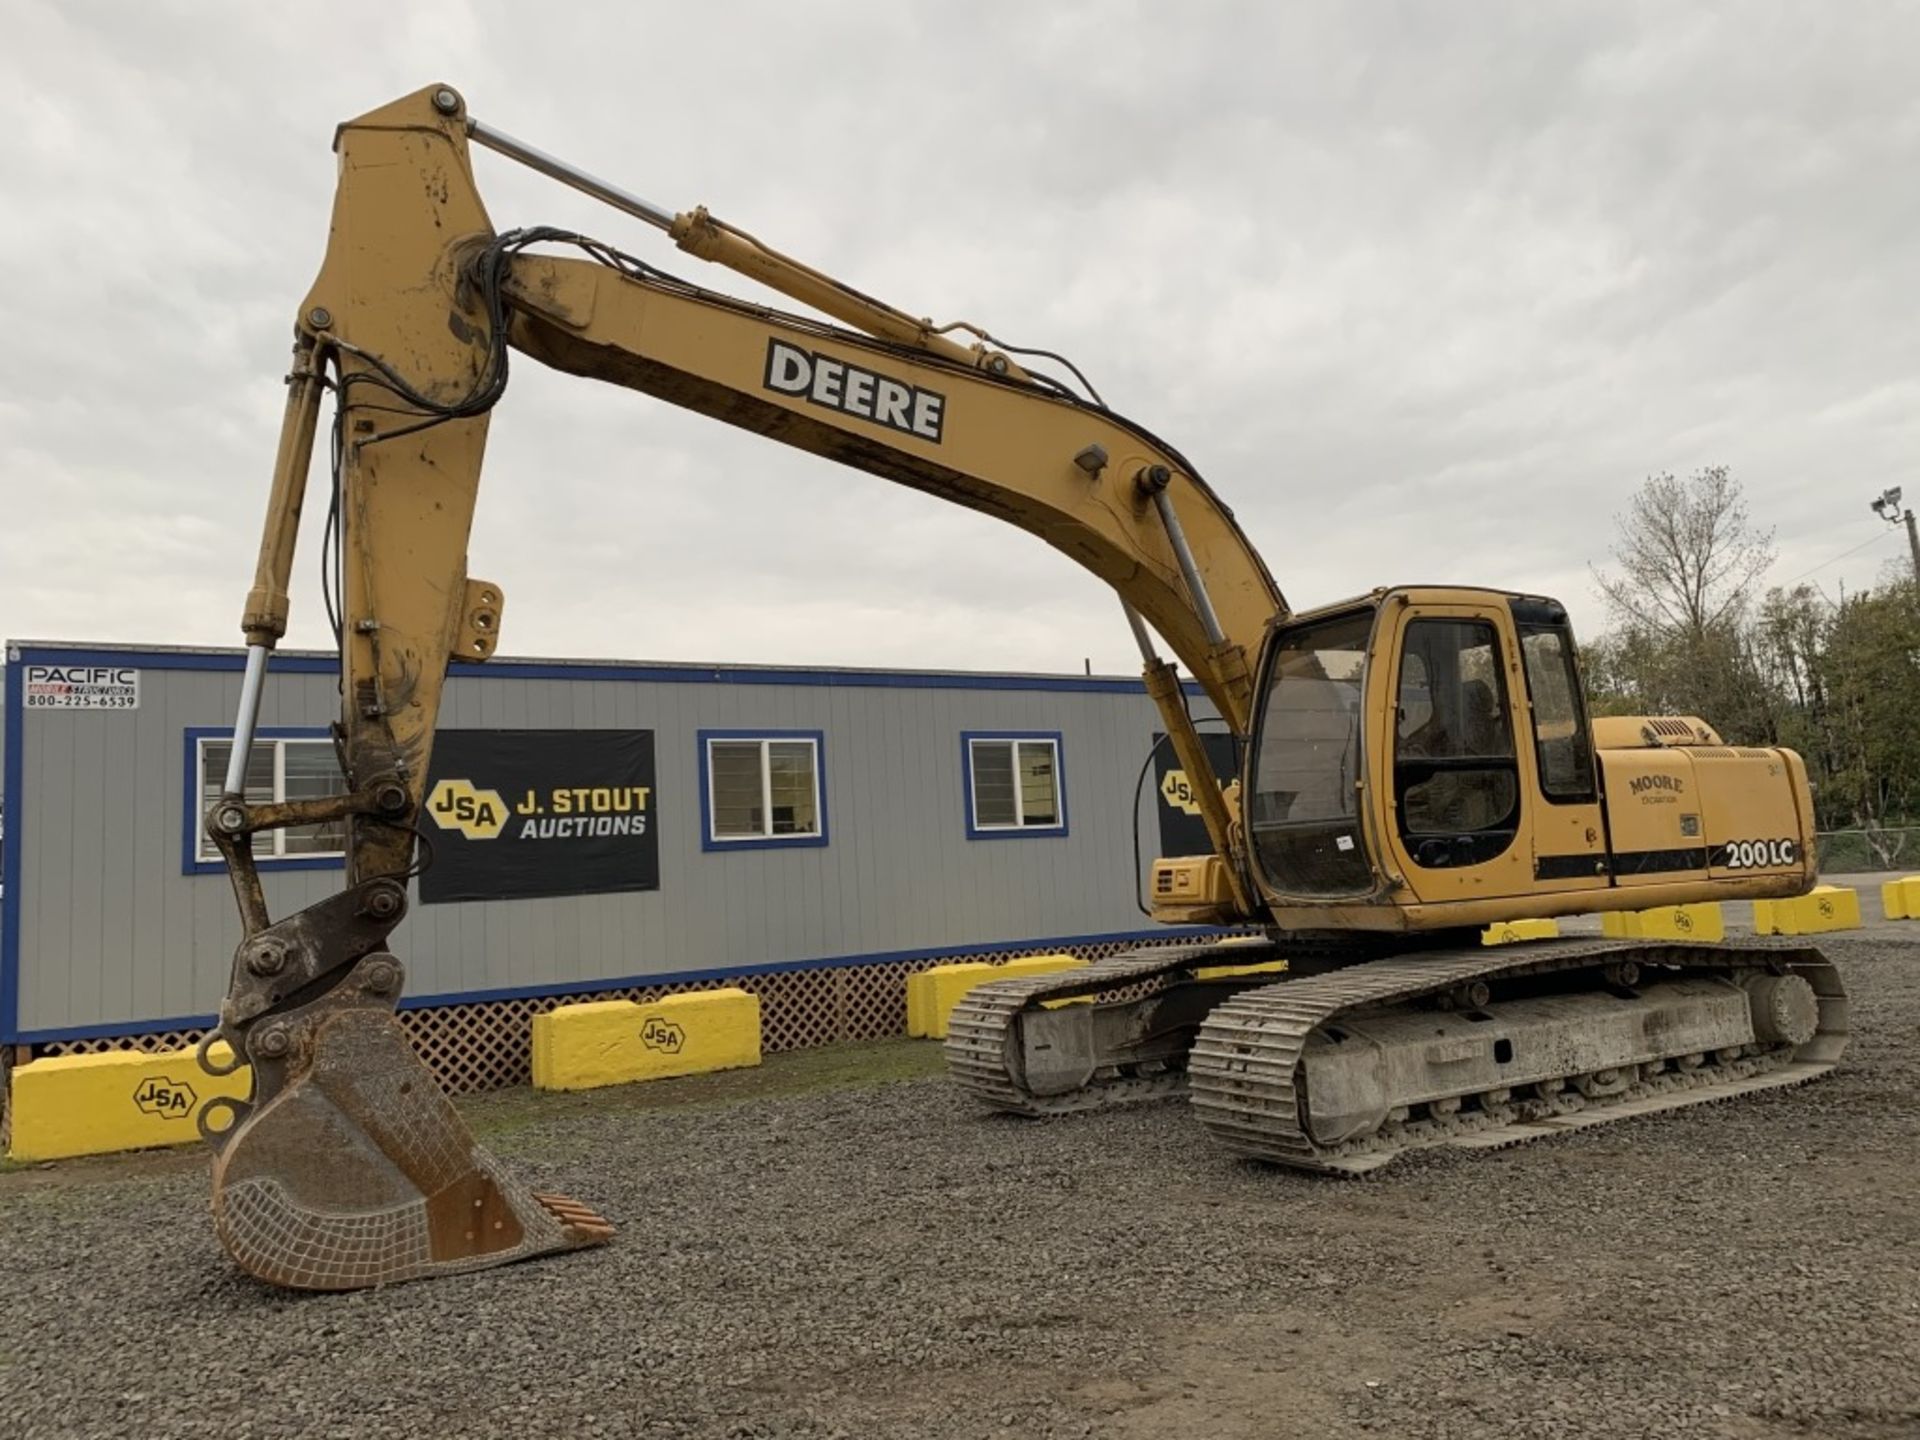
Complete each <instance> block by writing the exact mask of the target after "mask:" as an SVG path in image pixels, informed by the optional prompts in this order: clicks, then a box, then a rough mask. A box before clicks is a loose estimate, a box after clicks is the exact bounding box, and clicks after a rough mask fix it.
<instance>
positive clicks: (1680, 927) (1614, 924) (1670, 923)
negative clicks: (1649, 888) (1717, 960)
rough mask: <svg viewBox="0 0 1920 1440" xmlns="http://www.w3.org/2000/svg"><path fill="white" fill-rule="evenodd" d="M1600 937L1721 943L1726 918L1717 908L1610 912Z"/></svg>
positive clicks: (1665, 907) (1602, 922)
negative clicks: (1718, 941)
mask: <svg viewBox="0 0 1920 1440" xmlns="http://www.w3.org/2000/svg"><path fill="white" fill-rule="evenodd" d="M1600 933H1601V934H1602V935H1606V936H1609V937H1610V938H1612V939H1615V940H1724V939H1726V938H1727V921H1726V917H1725V916H1724V915H1722V914H1721V912H1720V907H1719V905H1718V904H1715V903H1712V902H1706V903H1703V904H1699V905H1656V906H1655V907H1654V908H1653V909H1651V910H1610V911H1608V912H1607V913H1605V914H1604V915H1602V916H1601V917H1600Z"/></svg>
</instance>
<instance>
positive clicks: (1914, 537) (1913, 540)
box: [1873, 485, 1920, 585]
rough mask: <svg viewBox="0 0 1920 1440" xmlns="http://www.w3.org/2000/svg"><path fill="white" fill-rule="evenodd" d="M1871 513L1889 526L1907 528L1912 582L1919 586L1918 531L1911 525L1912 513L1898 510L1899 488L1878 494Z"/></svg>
mask: <svg viewBox="0 0 1920 1440" xmlns="http://www.w3.org/2000/svg"><path fill="white" fill-rule="evenodd" d="M1873 513H1874V514H1876V515H1878V516H1879V517H1880V518H1881V519H1882V520H1884V521H1886V522H1887V523H1888V524H1889V525H1898V524H1900V523H1901V522H1902V521H1905V522H1906V526H1907V549H1908V550H1909V551H1910V552H1911V553H1912V555H1913V580H1914V583H1915V584H1916V585H1920V530H1916V529H1915V528H1914V524H1913V511H1912V510H1906V511H1902V510H1901V509H1900V487H1899V486H1898V485H1895V486H1892V487H1891V488H1889V489H1886V490H1882V491H1881V492H1880V498H1879V499H1878V500H1876V501H1874V502H1873Z"/></svg>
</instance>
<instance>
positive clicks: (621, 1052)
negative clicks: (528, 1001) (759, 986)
mask: <svg viewBox="0 0 1920 1440" xmlns="http://www.w3.org/2000/svg"><path fill="white" fill-rule="evenodd" d="M759 1063H760V997H759V996H758V995H752V994H749V993H748V992H747V991H745V990H736V989H732V988H728V989H725V990H699V991H694V992H693V993H691V994H686V995H669V996H667V997H666V999H664V1000H652V1001H649V1002H647V1003H646V1004H644V1005H637V1004H635V1003H634V1002H633V1001H631V1000H598V1001H592V1002H590V1003H588V1004H584V1005H562V1006H560V1007H559V1008H558V1009H556V1010H549V1011H548V1012H547V1013H546V1014H544V1015H536V1016H534V1017H533V1083H534V1086H535V1087H536V1088H537V1089H541V1090H592V1089H595V1088H597V1087H599V1086H602V1085H625V1084H628V1083H630V1082H632V1081H635V1080H662V1079H665V1078H667V1077H669V1076H673V1075H700V1074H704V1073H705V1072H707V1071H710V1070H732V1069H736V1068H738V1067H740V1066H743V1065H758V1064H759Z"/></svg>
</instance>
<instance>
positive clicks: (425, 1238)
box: [213, 1007, 613, 1290]
mask: <svg viewBox="0 0 1920 1440" xmlns="http://www.w3.org/2000/svg"><path fill="white" fill-rule="evenodd" d="M313 1037H314V1038H313V1044H312V1048H311V1050H310V1052H308V1053H307V1054H305V1055H303V1057H302V1062H301V1063H300V1064H298V1065H297V1066H291V1067H288V1072H287V1073H286V1075H285V1076H284V1078H280V1077H276V1080H277V1083H276V1084H275V1085H274V1087H273V1089H272V1091H271V1093H270V1094H269V1095H268V1096H267V1098H265V1099H264V1100H261V1101H258V1102H256V1104H255V1106H254V1107H253V1108H252V1109H251V1110H250V1111H249V1112H247V1113H246V1114H245V1116H244V1118H243V1119H242V1120H241V1121H240V1123H239V1124H237V1125H236V1126H235V1127H234V1128H233V1129H232V1131H231V1132H229V1133H228V1134H225V1135H222V1136H220V1137H218V1138H217V1139H216V1142H215V1143H216V1145H217V1146H218V1149H219V1154H218V1158H217V1159H216V1160H215V1162H214V1171H213V1217H214V1228H215V1230H216V1232H217V1233H218V1234H219V1237H220V1240H221V1243H222V1244H223V1245H225V1247H226V1249H227V1251H228V1253H229V1254H231V1255H232V1256H233V1258H234V1260H235V1261H236V1262H238V1263H239V1265H240V1266H241V1268H243V1269H245V1270H246V1271H247V1272H248V1273H249V1274H252V1275H254V1276H257V1277H258V1278H259V1279H262V1280H265V1281H267V1282H269V1283H271V1284H275V1285H284V1286H287V1287H289V1288H292V1289H300V1290H355V1289H360V1288H363V1287H366V1286H372V1285H390V1284H394V1283H397V1282H399V1281H403V1280H416V1279H422V1278H426V1277H429V1276H435V1275H452V1274H460V1273H463V1272H466V1271H471V1270H481V1269H486V1268H488V1267H491V1266H494V1265H504V1264H507V1263H510V1262H512V1261H515V1260H525V1259H529V1258H531V1257H533V1256H535V1255H543V1254H549V1253H552V1252H555V1251H560V1250H576V1249H581V1248H584V1247H587V1246H591V1245H600V1244H604V1243H605V1242H606V1241H607V1240H609V1239H610V1238H612V1235H613V1226H612V1225H610V1224H609V1223H608V1222H607V1221H606V1220H605V1219H603V1218H602V1217H601V1216H600V1215H598V1214H596V1213H595V1212H594V1211H592V1210H590V1209H588V1208H587V1207H586V1206H584V1205H582V1204H580V1202H579V1201H577V1200H573V1199H570V1198H568V1197H565V1196H559V1195H535V1194H534V1193H533V1192H532V1191H530V1190H527V1189H526V1188H525V1187H523V1186H522V1185H520V1184H519V1183H518V1182H517V1181H515V1180H514V1179H513V1178H512V1177H511V1176H510V1175H509V1174H508V1173H507V1171H506V1169H505V1167H503V1166H502V1165H501V1164H500V1163H499V1161H497V1160H496V1159H494V1157H493V1156H492V1155H491V1154H489V1153H488V1152H487V1150H485V1149H484V1148H483V1147H481V1146H480V1145H477V1144H475V1143H474V1139H473V1136H472V1134H471V1133H470V1132H469V1131H468V1129H467V1126H466V1123H465V1122H464V1121H463V1120H462V1119H461V1118H460V1115H459V1113H458V1112H457V1111H456V1110H455V1109H454V1108H453V1104H452V1102H451V1101H449V1100H448V1099H447V1097H446V1095H445V1094H444V1093H443V1092H442V1091H441V1089H440V1087H439V1086H438V1085H437V1084H436V1083H435V1082H434V1079H433V1077H432V1075H431V1074H429V1073H428V1071H427V1069H426V1067H425V1066H424V1065H422V1064H421V1063H420V1061H419V1058H418V1057H417V1056H415V1054H414V1053H413V1048H412V1046H411V1045H409V1044H408V1043H407V1040H406V1037H405V1036H404V1035H403V1034H402V1033H401V1031H400V1028H399V1026H398V1024H397V1023H396V1022H395V1021H394V1019H393V1016H392V1013H391V1011H389V1010H386V1009H384V1008H367V1007H350V1008H343V1009H340V1010H337V1011H335V1012H333V1013H330V1014H327V1015H325V1016H323V1017H319V1018H318V1019H317V1020H316V1023H315V1025H314V1029H313ZM258 1083H259V1082H258V1081H256V1084H258Z"/></svg>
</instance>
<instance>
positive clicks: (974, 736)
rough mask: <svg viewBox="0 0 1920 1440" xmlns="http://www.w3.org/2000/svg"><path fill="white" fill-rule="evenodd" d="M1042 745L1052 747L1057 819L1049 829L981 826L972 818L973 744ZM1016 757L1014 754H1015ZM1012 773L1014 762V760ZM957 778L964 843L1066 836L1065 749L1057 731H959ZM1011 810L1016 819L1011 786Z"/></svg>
mask: <svg viewBox="0 0 1920 1440" xmlns="http://www.w3.org/2000/svg"><path fill="white" fill-rule="evenodd" d="M1023 741H1025V742H1040V741H1044V742H1045V743H1047V744H1050V745H1052V746H1053V782H1054V783H1053V791H1054V800H1055V803H1056V804H1057V805H1058V806H1059V810H1060V819H1059V821H1058V823H1057V824H1053V825H1022V824H1020V823H1019V821H1018V820H1017V819H1016V820H1015V822H1014V823H1013V824H1011V825H984V826H983V825H981V824H980V823H979V821H978V820H977V819H976V818H975V814H974V801H975V798H976V796H975V792H974V788H973V747H974V745H975V744H976V743H985V744H1007V745H1018V744H1020V743H1021V742H1023ZM1015 753H1016V756H1017V754H1018V752H1017V751H1016V752H1015ZM1015 764H1016V769H1017V766H1018V761H1017V759H1016V762H1015ZM960 777H961V798H962V800H963V802H964V803H965V805H966V819H967V839H969V840H1057V839H1061V838H1063V837H1064V836H1065V835H1067V834H1068V829H1067V820H1068V814H1067V745H1066V740H1065V738H1064V736H1063V735H1062V733H1061V732H1060V731H1058V730H962V731H961V732H960ZM1014 808H1015V814H1016V815H1018V813H1019V809H1020V787H1019V786H1018V785H1017V784H1016V785H1015V786H1014Z"/></svg>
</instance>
